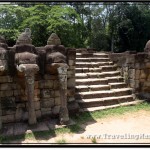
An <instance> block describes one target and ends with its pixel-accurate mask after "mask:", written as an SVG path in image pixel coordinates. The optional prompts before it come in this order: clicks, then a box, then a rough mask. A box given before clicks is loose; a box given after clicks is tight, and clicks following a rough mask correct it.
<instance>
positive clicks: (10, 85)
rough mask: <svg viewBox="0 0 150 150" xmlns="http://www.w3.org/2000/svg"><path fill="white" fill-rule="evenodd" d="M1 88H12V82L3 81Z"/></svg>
mask: <svg viewBox="0 0 150 150" xmlns="http://www.w3.org/2000/svg"><path fill="white" fill-rule="evenodd" d="M0 90H2V91H3V90H12V84H11V83H2V84H1V85H0Z"/></svg>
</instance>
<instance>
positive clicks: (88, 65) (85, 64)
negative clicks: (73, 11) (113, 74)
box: [76, 62, 113, 68]
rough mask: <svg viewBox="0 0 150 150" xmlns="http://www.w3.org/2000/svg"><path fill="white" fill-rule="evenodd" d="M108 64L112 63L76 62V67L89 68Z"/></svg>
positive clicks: (111, 63)
mask: <svg viewBox="0 0 150 150" xmlns="http://www.w3.org/2000/svg"><path fill="white" fill-rule="evenodd" d="M105 65H106V66H108V65H113V62H76V68H78V67H79V68H81V67H85V68H91V67H99V66H105Z"/></svg>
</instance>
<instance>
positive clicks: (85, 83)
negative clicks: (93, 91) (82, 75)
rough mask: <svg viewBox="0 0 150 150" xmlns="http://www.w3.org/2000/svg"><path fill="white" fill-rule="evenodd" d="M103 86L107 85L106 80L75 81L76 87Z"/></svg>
mask: <svg viewBox="0 0 150 150" xmlns="http://www.w3.org/2000/svg"><path fill="white" fill-rule="evenodd" d="M99 84H104V85H108V80H107V79H96V78H93V79H76V85H99Z"/></svg>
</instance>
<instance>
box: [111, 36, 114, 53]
mask: <svg viewBox="0 0 150 150" xmlns="http://www.w3.org/2000/svg"><path fill="white" fill-rule="evenodd" d="M111 52H112V53H113V52H114V35H113V34H112V36H111Z"/></svg>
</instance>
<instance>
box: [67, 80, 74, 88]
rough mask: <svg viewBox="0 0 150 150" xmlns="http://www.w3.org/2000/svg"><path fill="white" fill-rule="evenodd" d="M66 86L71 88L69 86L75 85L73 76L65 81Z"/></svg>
mask: <svg viewBox="0 0 150 150" xmlns="http://www.w3.org/2000/svg"><path fill="white" fill-rule="evenodd" d="M67 87H68V88H71V87H75V78H69V79H68V81H67Z"/></svg>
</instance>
